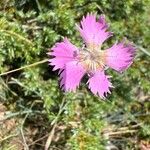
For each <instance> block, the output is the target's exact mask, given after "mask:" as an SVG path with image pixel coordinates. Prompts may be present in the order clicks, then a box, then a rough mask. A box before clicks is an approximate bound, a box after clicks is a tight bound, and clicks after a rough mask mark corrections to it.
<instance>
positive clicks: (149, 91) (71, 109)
mask: <svg viewBox="0 0 150 150" xmlns="http://www.w3.org/2000/svg"><path fill="white" fill-rule="evenodd" d="M149 4H150V1H149V0H126V1H122V0H101V1H100V0H93V1H92V0H91V1H90V0H76V1H73V0H34V1H33V0H20V1H18V0H7V5H6V2H5V1H4V0H2V1H1V2H0V34H1V36H0V72H1V73H2V72H5V71H9V70H12V69H15V68H19V67H22V66H25V65H29V64H32V63H35V62H38V61H41V60H44V59H45V58H47V57H48V56H47V54H46V53H47V52H48V50H49V48H51V47H52V46H53V45H54V44H55V42H57V41H60V40H62V39H63V37H66V36H67V37H68V38H69V39H70V40H71V41H72V42H73V43H74V44H76V45H77V46H81V42H82V40H81V38H80V37H79V33H78V32H77V31H76V27H75V24H76V23H79V21H80V19H81V18H82V16H83V15H86V14H87V13H88V12H93V13H97V14H98V15H100V14H103V13H104V14H105V15H106V18H107V21H108V22H109V24H110V30H111V31H113V32H114V34H115V36H114V37H113V38H111V39H110V40H108V43H107V44H105V45H104V47H108V46H110V45H112V44H113V43H114V42H115V41H116V40H118V41H121V40H122V39H123V38H124V37H127V38H128V40H130V41H133V42H134V44H135V45H136V47H137V55H136V59H135V61H134V64H133V65H132V66H131V67H130V69H128V70H127V71H126V72H125V73H123V74H118V73H116V72H113V71H112V70H110V71H108V73H109V74H111V75H112V76H113V78H112V82H113V85H114V86H115V89H113V91H112V94H111V95H110V96H109V97H108V99H107V100H106V101H102V100H101V99H100V98H98V97H96V96H94V95H92V94H91V93H90V91H89V90H88V89H87V86H86V84H85V82H83V83H82V84H81V86H80V88H79V89H78V90H77V92H76V93H64V92H63V91H61V90H60V88H59V81H58V75H57V74H58V72H53V71H52V67H50V66H48V63H44V64H40V65H38V66H34V67H32V68H27V69H24V70H21V71H18V72H15V73H11V74H7V75H5V76H2V77H1V80H0V83H1V84H0V100H1V102H2V103H3V104H5V105H6V106H8V107H11V106H12V105H13V111H14V112H16V111H23V110H26V109H29V108H31V106H32V105H33V103H34V107H32V109H33V110H40V111H41V114H37V115H36V116H35V118H34V117H33V116H30V115H29V116H28V118H27V123H28V121H29V122H30V120H32V121H33V124H36V119H37V118H41V117H44V119H45V120H44V119H43V120H44V121H43V122H41V125H40V127H42V132H43V133H44V134H46V133H47V132H49V131H50V130H51V128H52V127H51V122H52V121H53V120H54V119H55V118H56V116H57V115H58V112H59V106H60V104H61V102H62V101H63V100H65V104H66V103H67V105H66V106H65V108H64V110H63V111H62V112H61V114H59V115H58V121H57V124H58V126H59V125H60V126H61V125H62V124H63V126H65V128H64V131H63V132H60V133H61V134H63V136H62V135H61V136H60V137H59V140H58V141H55V140H53V141H52V145H53V146H55V147H58V148H60V149H69V150H70V149H71V150H103V149H106V148H105V147H106V146H107V144H108V143H107V142H110V141H111V143H112V144H114V145H116V146H117V147H119V148H120V149H124V150H125V149H136V148H137V147H138V146H135V143H134V142H132V140H130V139H131V138H132V139H134V140H137V139H138V141H140V140H147V139H148V138H147V137H148V136H149V135H150V133H149V131H150V126H149V121H148V120H149V115H150V103H149V98H150V96H149V95H150V82H149V81H150V70H149V66H150V61H149V58H150V51H149V49H150V44H149V41H150V36H149V35H150V30H149V28H150V22H149V13H150V12H149V8H148V6H149ZM37 101H38V102H37ZM39 102H40V103H39ZM43 113H44V116H43ZM34 119H35V122H34ZM33 124H32V125H33ZM136 124H140V125H139V126H138V127H137V128H135V130H136V131H135V132H134V134H131V133H130V131H129V133H127V134H119V135H118V136H119V138H120V139H122V140H123V142H122V141H121V140H120V141H119V140H117V138H114V137H113V136H112V135H113V134H112V132H114V133H116V132H117V131H118V130H119V131H120V130H121V128H122V127H127V130H130V129H131V130H132V126H134V125H136ZM40 127H39V128H40ZM110 128H111V129H113V130H111V131H110V134H109V137H107V138H106V136H105V134H103V133H104V132H103V131H105V130H107V132H108V133H109V129H110ZM40 131H41V128H40ZM57 132H58V131H57ZM138 132H140V133H138ZM41 136H42V135H40V137H41ZM34 139H35V140H36V136H35V137H34ZM124 140H125V141H124ZM118 142H119V144H118ZM36 148H37V145H36V144H35V146H34V147H33V149H36ZM38 148H39V149H40V148H41V149H43V148H42V146H41V147H40V146H39V147H38Z"/></svg>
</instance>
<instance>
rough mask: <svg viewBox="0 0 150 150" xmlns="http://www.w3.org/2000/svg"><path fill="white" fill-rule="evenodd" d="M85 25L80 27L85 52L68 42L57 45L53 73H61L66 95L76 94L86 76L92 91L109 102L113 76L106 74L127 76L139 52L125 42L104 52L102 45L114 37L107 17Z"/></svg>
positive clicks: (86, 20) (89, 19)
mask: <svg viewBox="0 0 150 150" xmlns="http://www.w3.org/2000/svg"><path fill="white" fill-rule="evenodd" d="M80 24H81V25H80V26H78V25H77V29H78V31H79V32H80V35H81V37H82V39H83V40H84V42H85V46H84V47H83V48H78V47H76V46H75V45H73V44H72V43H71V42H70V41H69V40H68V39H67V38H65V39H64V41H63V42H59V43H56V44H55V45H54V47H52V51H51V52H49V53H48V55H50V56H53V58H51V59H50V60H49V62H50V65H52V66H54V68H53V70H57V69H59V74H60V86H61V87H62V89H64V90H65V91H75V90H76V88H77V87H78V86H79V83H80V81H81V79H82V78H83V76H84V75H85V74H87V75H88V77H89V80H88V82H87V83H88V87H89V89H90V90H91V92H93V93H94V94H96V95H99V96H100V97H101V98H105V97H106V96H107V93H111V92H110V88H112V87H113V86H112V84H111V82H110V81H109V78H110V76H107V75H105V72H104V70H105V69H106V67H110V68H112V69H114V70H116V71H118V72H123V71H124V70H125V69H127V68H128V67H129V66H130V65H131V64H132V62H133V58H134V54H135V48H134V47H133V46H132V45H131V44H125V43H124V42H121V43H116V44H114V45H113V46H112V47H110V48H108V49H106V50H101V45H102V44H103V42H104V41H105V40H107V39H108V38H109V37H111V36H112V33H111V32H108V31H107V29H108V25H107V23H106V21H105V17H104V16H103V15H101V16H100V18H99V20H96V15H95V14H87V16H86V17H83V19H82V21H81V23H80Z"/></svg>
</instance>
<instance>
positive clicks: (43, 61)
mask: <svg viewBox="0 0 150 150" xmlns="http://www.w3.org/2000/svg"><path fill="white" fill-rule="evenodd" d="M47 61H48V59H44V60H41V61H38V62H35V63H33V64H30V65H26V66H23V67H20V68H18V69H14V70H10V71H7V72H4V73H1V74H0V76H4V75H7V74H10V73H13V72H16V71H20V70H23V69H26V68H30V67H34V66H37V65H39V64H43V63H45V62H47Z"/></svg>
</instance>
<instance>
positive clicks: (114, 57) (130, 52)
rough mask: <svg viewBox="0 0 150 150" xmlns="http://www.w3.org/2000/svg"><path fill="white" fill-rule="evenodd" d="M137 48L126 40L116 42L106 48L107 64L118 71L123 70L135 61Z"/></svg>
mask: <svg viewBox="0 0 150 150" xmlns="http://www.w3.org/2000/svg"><path fill="white" fill-rule="evenodd" d="M134 56H135V48H134V47H133V46H132V45H131V44H125V43H124V42H121V43H118V44H114V45H113V46H112V47H111V48H109V49H107V50H106V65H108V66H109V67H111V68H113V69H114V70H116V71H119V72H123V71H124V70H125V69H127V68H128V67H129V66H130V65H131V64H132V62H133V59H134Z"/></svg>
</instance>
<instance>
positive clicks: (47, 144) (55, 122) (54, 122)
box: [44, 99, 69, 150]
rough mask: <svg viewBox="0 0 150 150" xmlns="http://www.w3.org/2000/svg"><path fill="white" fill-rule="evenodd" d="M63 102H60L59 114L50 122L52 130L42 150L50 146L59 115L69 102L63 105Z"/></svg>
mask: <svg viewBox="0 0 150 150" xmlns="http://www.w3.org/2000/svg"><path fill="white" fill-rule="evenodd" d="M64 102H65V100H64V99H63V100H62V103H61V105H60V109H59V112H58V114H57V116H56V118H55V119H54V120H53V121H52V122H51V125H53V128H52V130H51V132H50V134H49V136H48V138H47V141H46V144H45V149H44V150H48V149H49V147H50V145H51V142H52V139H53V136H54V133H55V129H56V127H57V122H58V118H59V116H60V114H61V113H62V112H63V110H64V108H65V107H66V105H68V103H69V101H68V102H67V103H66V104H65V105H64Z"/></svg>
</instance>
